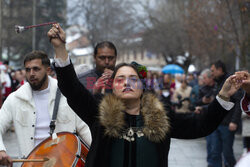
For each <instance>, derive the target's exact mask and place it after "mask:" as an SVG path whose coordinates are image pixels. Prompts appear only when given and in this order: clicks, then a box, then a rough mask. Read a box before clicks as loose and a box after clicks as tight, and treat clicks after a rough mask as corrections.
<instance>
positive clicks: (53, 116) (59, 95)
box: [49, 88, 61, 136]
mask: <svg viewBox="0 0 250 167" xmlns="http://www.w3.org/2000/svg"><path fill="white" fill-rule="evenodd" d="M60 97H61V91H60V89H59V88H57V90H56V99H55V105H54V110H53V115H52V120H51V122H50V125H49V128H50V132H49V133H50V135H51V136H52V134H53V133H54V130H55V128H56V117H57V112H58V107H59V102H60Z"/></svg>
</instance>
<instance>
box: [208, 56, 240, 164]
mask: <svg viewBox="0 0 250 167" xmlns="http://www.w3.org/2000/svg"><path fill="white" fill-rule="evenodd" d="M211 72H212V76H213V78H214V80H215V82H216V90H217V92H219V90H220V89H221V88H222V86H223V84H224V82H225V80H226V79H227V78H228V76H229V75H228V74H227V71H226V67H225V64H224V63H223V62H221V61H220V60H219V61H217V62H215V63H213V64H212V65H211ZM241 96H242V92H240V91H238V92H237V93H236V94H234V96H232V97H231V99H230V100H231V101H233V102H234V103H235V106H234V107H233V108H232V109H231V110H230V112H229V113H228V114H227V116H226V117H225V118H224V119H223V121H222V122H221V124H220V125H219V127H218V128H217V129H216V130H215V131H214V132H213V133H212V134H211V135H210V136H211V146H212V148H211V152H210V153H211V156H209V155H208V156H209V157H211V158H210V160H209V162H208V165H209V166H211V167H221V166H222V154H223V159H224V164H225V166H226V167H233V166H234V165H235V163H236V160H235V157H234V153H233V142H234V135H235V131H236V130H237V127H238V124H239V122H240V119H241V110H240V106H239V104H240V99H241Z"/></svg>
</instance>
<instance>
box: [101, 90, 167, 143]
mask: <svg viewBox="0 0 250 167" xmlns="http://www.w3.org/2000/svg"><path fill="white" fill-rule="evenodd" d="M141 106H142V108H141V114H142V117H143V121H144V126H143V129H142V131H143V133H144V135H145V136H146V137H147V138H148V139H149V140H150V141H152V142H161V141H163V140H164V139H165V137H166V134H167V133H169V132H170V123H169V118H168V117H167V115H166V111H165V110H164V107H163V104H162V103H161V102H160V101H159V100H158V99H157V98H156V97H155V96H154V95H153V94H151V93H145V94H144V95H143V97H142V100H141ZM125 109H126V107H125V105H124V103H123V102H122V101H121V100H120V99H118V98H117V97H116V96H115V95H113V94H108V95H106V96H105V97H104V98H103V100H102V102H101V104H100V107H99V112H100V116H99V117H100V123H101V125H102V126H104V127H105V135H107V136H110V137H115V138H119V137H120V136H121V134H122V131H124V130H125V128H126V122H125V112H124V111H125Z"/></svg>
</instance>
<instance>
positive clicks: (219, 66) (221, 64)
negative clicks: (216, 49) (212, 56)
mask: <svg viewBox="0 0 250 167" xmlns="http://www.w3.org/2000/svg"><path fill="white" fill-rule="evenodd" d="M212 65H214V66H215V68H216V69H218V68H221V69H222V71H223V72H224V73H226V72H227V69H226V65H225V64H224V63H223V62H222V61H221V60H217V61H216V62H214V63H212Z"/></svg>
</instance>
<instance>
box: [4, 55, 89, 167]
mask: <svg viewBox="0 0 250 167" xmlns="http://www.w3.org/2000/svg"><path fill="white" fill-rule="evenodd" d="M24 66H25V70H26V80H27V82H26V83H25V84H24V85H23V86H22V87H20V88H19V89H18V90H17V91H15V92H13V93H12V94H10V95H9V96H8V98H7V99H6V101H5V102H4V104H3V106H2V108H1V110H0V165H7V166H11V164H12V159H11V158H10V157H9V156H8V155H7V154H6V148H5V146H4V143H3V139H2V135H3V134H4V133H5V131H6V130H7V129H8V128H9V126H11V125H12V123H11V122H12V121H13V123H14V127H15V133H16V135H17V140H18V146H19V150H20V157H26V156H27V155H28V154H29V153H30V152H31V151H32V149H33V148H34V147H35V146H36V145H38V144H39V143H40V142H41V141H43V140H44V139H46V138H47V137H49V131H50V129H49V124H50V121H51V118H52V114H53V109H54V104H55V96H56V91H57V80H56V79H53V78H51V77H49V76H48V74H47V72H48V71H49V70H50V60H49V59H48V56H47V55H46V53H44V52H42V51H33V52H31V53H28V54H27V55H26V57H25V59H24ZM61 131H68V132H72V133H73V132H77V133H78V134H79V136H80V137H81V138H82V139H83V140H84V141H85V142H86V143H87V144H89V145H90V144H91V140H92V139H91V134H90V130H89V127H88V126H87V125H86V124H85V122H83V121H82V120H81V119H80V118H79V117H78V116H77V115H76V114H75V113H74V112H73V111H72V109H71V108H70V107H69V106H68V104H67V101H66V98H65V97H64V96H63V95H61V98H60V102H59V107H58V114H57V119H56V128H55V132H61Z"/></svg>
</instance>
